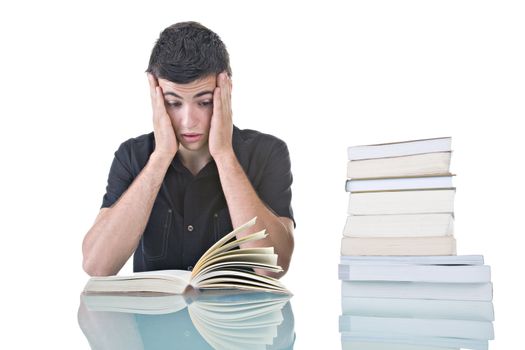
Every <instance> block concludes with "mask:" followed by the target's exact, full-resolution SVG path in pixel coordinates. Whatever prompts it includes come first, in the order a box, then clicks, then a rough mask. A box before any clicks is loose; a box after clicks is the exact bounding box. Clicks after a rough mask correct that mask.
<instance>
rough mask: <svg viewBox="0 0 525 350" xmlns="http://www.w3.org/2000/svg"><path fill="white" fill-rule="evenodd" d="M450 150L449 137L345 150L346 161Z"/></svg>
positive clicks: (450, 140) (363, 146)
mask: <svg viewBox="0 0 525 350" xmlns="http://www.w3.org/2000/svg"><path fill="white" fill-rule="evenodd" d="M451 150H452V138H451V137H439V138H431V139H423V140H411V141H402V142H392V143H381V144H375V145H362V146H351V147H348V148H347V153H348V160H358V159H372V158H385V157H400V156H406V155H411V154H421V153H433V152H448V151H451Z"/></svg>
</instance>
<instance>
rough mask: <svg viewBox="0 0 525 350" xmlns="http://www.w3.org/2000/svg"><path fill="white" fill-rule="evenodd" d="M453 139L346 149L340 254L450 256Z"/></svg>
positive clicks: (453, 244)
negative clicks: (345, 214) (346, 197)
mask: <svg viewBox="0 0 525 350" xmlns="http://www.w3.org/2000/svg"><path fill="white" fill-rule="evenodd" d="M450 158H451V138H450V137H445V138H437V139H428V140H417V141H408V142H399V143H391V144H381V145H370V146H357V147H349V148H348V159H349V161H348V170H347V177H348V180H347V181H346V191H347V192H350V195H349V203H348V217H347V220H346V225H345V227H344V231H343V238H342V242H341V254H342V255H453V254H455V253H456V241H455V238H454V232H453V231H454V195H455V191H456V190H455V188H454V187H453V186H452V176H453V175H452V174H451V173H450V171H449V168H450Z"/></svg>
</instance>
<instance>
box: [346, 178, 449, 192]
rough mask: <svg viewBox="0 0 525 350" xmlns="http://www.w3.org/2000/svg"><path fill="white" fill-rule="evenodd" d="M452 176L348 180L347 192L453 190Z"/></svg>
mask: <svg viewBox="0 0 525 350" xmlns="http://www.w3.org/2000/svg"><path fill="white" fill-rule="evenodd" d="M452 187H454V186H453V184H452V175H446V176H422V177H391V178H378V179H352V180H346V186H345V190H346V192H362V191H390V190H414V189H433V188H452Z"/></svg>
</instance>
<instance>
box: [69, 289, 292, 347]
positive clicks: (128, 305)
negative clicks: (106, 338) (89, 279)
mask: <svg viewBox="0 0 525 350" xmlns="http://www.w3.org/2000/svg"><path fill="white" fill-rule="evenodd" d="M234 292H236V291H234ZM290 297H291V296H290V295H287V294H282V293H267V292H247V291H243V292H241V293H233V294H232V291H228V293H224V292H218V291H204V292H199V293H193V294H192V295H191V296H188V294H185V295H181V294H162V293H149V294H147V293H119V294H116V293H113V294H110V293H83V294H82V295H81V308H80V311H79V323H80V324H81V326H84V327H82V328H83V329H84V331H85V333H86V336H87V337H88V339H90V340H93V341H95V344H96V342H97V341H98V340H99V338H101V337H103V335H107V332H111V331H112V329H111V328H110V329H109V330H107V329H104V327H100V324H99V323H97V324H96V326H98V327H93V326H90V323H92V322H93V320H96V319H97V318H99V319H100V318H102V319H104V320H108V319H111V318H113V319H114V322H119V321H121V322H122V320H123V317H125V316H126V315H125V314H130V315H131V320H133V321H134V322H133V324H134V325H135V327H133V328H134V329H137V328H139V327H138V325H137V323H136V322H135V320H136V319H137V318H138V319H140V320H141V322H140V329H141V330H142V333H140V334H139V337H138V340H139V341H140V336H141V335H143V334H144V332H146V333H147V334H148V336H150V335H151V336H153V335H156V337H155V344H156V345H157V346H158V347H159V348H171V347H173V344H174V343H173V341H177V340H179V341H180V343H181V344H180V345H181V346H183V347H184V348H188V349H193V348H194V347H193V346H195V348H199V349H201V348H202V342H201V341H199V339H200V337H193V339H192V337H191V332H190V331H189V330H191V329H193V328H194V329H196V331H197V332H198V334H199V335H200V336H201V337H202V338H203V339H204V340H205V341H206V342H207V343H208V344H209V345H210V346H212V347H213V348H214V349H231V350H244V349H252V348H253V349H266V348H267V346H271V345H272V344H275V341H276V340H277V339H276V337H277V336H278V335H279V332H280V333H282V334H281V336H287V333H290V332H293V329H288V330H286V329H283V328H282V327H280V326H281V325H282V324H284V323H286V322H284V320H285V318H286V317H291V315H289V314H286V312H287V310H286V308H285V306H286V304H287V303H288V301H289V299H290ZM140 315H145V316H140ZM186 315H189V317H187V316H186ZM181 322H185V323H183V324H181ZM162 324H164V325H170V324H171V325H172V326H178V328H179V329H173V330H172V333H175V334H174V335H173V336H172V337H169V336H167V334H163V332H162V329H163V327H162ZM115 328H116V327H115ZM180 328H182V329H180ZM154 329H155V330H154ZM130 331H132V330H129V331H128V332H125V333H123V332H121V333H118V332H116V333H115V334H112V336H111V340H112V341H113V342H114V344H121V343H122V342H118V341H117V339H116V338H118V337H119V336H126V337H131V336H132V334H130ZM176 332H179V333H183V332H184V339H177V338H176ZM186 333H187V334H186ZM166 338H167V339H166ZM163 340H164V342H166V344H164V346H160V345H161V344H163ZM167 340H172V342H171V343H169V344H168V343H167ZM192 340H193V342H192ZM128 343H129V342H128ZM112 344H113V343H112ZM106 345H107V344H106ZM136 345H142V343H140V344H136ZM144 346H145V345H144ZM108 348H117V347H116V346H113V347H110V346H108ZM119 348H120V347H119ZM126 348H131V344H128V346H127V347H126ZM133 348H134V347H133ZM140 348H142V347H140ZM206 348H208V347H206Z"/></svg>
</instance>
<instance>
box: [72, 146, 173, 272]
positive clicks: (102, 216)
mask: <svg viewBox="0 0 525 350" xmlns="http://www.w3.org/2000/svg"><path fill="white" fill-rule="evenodd" d="M170 162H171V159H169V158H166V157H164V158H163V157H162V156H158V155H156V154H155V153H153V154H152V155H151V157H150V159H149V161H148V163H147V164H146V166H145V167H144V169H142V171H141V172H140V174H139V175H138V176H137V178H136V179H135V180H134V181H133V183H132V184H131V186H130V187H129V188H128V190H127V191H126V192H124V194H122V196H121V197H120V199H119V200H118V201H117V202H116V203H115V204H114V205H113V206H112V207H111V208H102V209H101V210H100V212H99V214H98V216H97V219H96V220H95V223H94V225H93V227H91V229H90V230H89V231H88V233H87V234H86V237H85V238H84V242H83V244H82V253H83V255H84V261H83V264H82V266H83V268H84V271H86V272H87V273H88V274H89V275H90V276H109V275H115V274H117V273H118V272H119V271H120V269H121V268H122V266H124V264H125V263H126V261H127V260H128V259H129V257H130V256H131V255H132V254H133V252H134V251H135V249H136V248H137V245H138V243H139V241H140V238H141V236H142V233H143V232H144V229H145V228H146V224H147V222H148V219H149V216H150V214H151V210H152V208H153V203H154V202H155V198H156V197H157V194H158V192H159V189H160V186H161V185H162V181H163V179H164V176H165V174H166V171H167V169H168V167H169V165H170Z"/></svg>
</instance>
